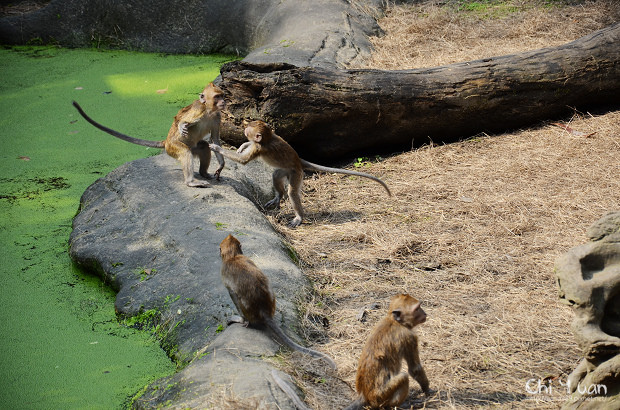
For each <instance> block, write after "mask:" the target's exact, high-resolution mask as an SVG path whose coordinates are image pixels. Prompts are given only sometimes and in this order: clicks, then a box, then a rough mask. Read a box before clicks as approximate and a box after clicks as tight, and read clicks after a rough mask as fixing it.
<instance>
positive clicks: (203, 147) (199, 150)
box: [192, 140, 211, 179]
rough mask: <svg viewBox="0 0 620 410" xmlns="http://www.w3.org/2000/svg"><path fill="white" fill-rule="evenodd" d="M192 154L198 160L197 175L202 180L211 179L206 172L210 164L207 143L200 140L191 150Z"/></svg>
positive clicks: (209, 151)
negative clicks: (202, 178)
mask: <svg viewBox="0 0 620 410" xmlns="http://www.w3.org/2000/svg"><path fill="white" fill-rule="evenodd" d="M192 154H194V155H196V156H197V157H198V159H199V160H200V166H199V167H198V173H199V174H200V175H201V176H202V177H204V178H207V179H208V178H211V175H209V174H208V172H207V170H208V169H209V164H210V163H211V149H210V148H209V144H208V143H207V141H204V140H200V141H198V144H196V146H195V147H194V148H192Z"/></svg>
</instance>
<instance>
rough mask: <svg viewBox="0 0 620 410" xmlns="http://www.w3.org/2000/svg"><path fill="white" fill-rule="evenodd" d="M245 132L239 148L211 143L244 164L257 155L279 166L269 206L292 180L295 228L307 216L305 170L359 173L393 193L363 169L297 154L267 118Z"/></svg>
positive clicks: (281, 196)
mask: <svg viewBox="0 0 620 410" xmlns="http://www.w3.org/2000/svg"><path fill="white" fill-rule="evenodd" d="M244 133H245V136H246V138H247V139H248V142H245V143H243V144H242V145H241V146H240V147H239V149H238V150H237V152H235V151H229V150H226V149H223V148H222V147H220V146H218V145H215V144H210V145H209V147H210V148H211V149H212V150H213V151H214V152H216V153H217V152H219V153H221V154H222V155H224V157H226V158H229V159H231V160H233V161H236V162H239V163H241V164H247V163H248V162H250V161H252V160H253V159H255V158H257V157H260V158H262V159H263V161H265V162H266V163H267V164H268V165H271V166H272V167H274V168H276V169H275V171H274V172H273V177H272V179H273V186H274V188H275V191H276V195H275V197H274V198H273V199H272V200H270V201H269V202H267V203H266V204H265V207H267V208H268V207H272V206H275V208H276V209H277V208H279V207H280V201H281V200H282V199H283V198H284V197H285V195H286V194H285V190H284V185H285V181H286V180H288V183H289V187H288V196H289V197H290V199H291V203H292V205H293V210H294V212H295V218H294V219H293V220H292V221H291V222H290V223H289V226H290V227H291V228H296V227H297V226H299V225H300V224H301V221H302V219H303V208H302V206H301V186H302V183H303V177H304V174H303V170H304V169H307V170H312V171H323V172H333V173H339V174H346V175H356V176H360V177H364V178H369V179H372V180H373V181H376V182H378V183H380V184H381V185H383V187H384V188H385V190H386V191H387V193H388V195H390V196H391V195H392V193H391V192H390V189H389V188H388V186H387V185H386V184H385V182H383V181H382V180H380V179H379V178H377V177H374V176H372V175H370V174H366V173H363V172H357V171H350V170H346V169H339V168H330V167H324V166H322V165H317V164H314V163H312V162H308V161H305V160H303V159H301V158H300V157H299V155H297V152H296V151H295V150H294V149H293V147H291V146H290V145H289V143H288V142H286V141H285V140H283V139H282V138H281V137H279V136H278V135H276V134H275V133H274V132H273V131H272V130H271V128H270V127H269V126H268V125H267V124H266V123H264V122H263V121H252V122H250V123H248V125H247V127H246V128H245V131H244Z"/></svg>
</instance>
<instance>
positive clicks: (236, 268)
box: [222, 255, 276, 324]
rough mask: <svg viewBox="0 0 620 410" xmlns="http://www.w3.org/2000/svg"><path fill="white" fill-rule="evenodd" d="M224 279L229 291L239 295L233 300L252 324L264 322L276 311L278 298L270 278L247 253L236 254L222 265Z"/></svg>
mask: <svg viewBox="0 0 620 410" xmlns="http://www.w3.org/2000/svg"><path fill="white" fill-rule="evenodd" d="M222 280H223V282H224V285H225V286H226V288H227V289H228V291H229V292H231V291H233V292H234V293H235V294H236V295H237V297H236V298H237V302H235V298H232V299H233V302H234V303H235V304H237V303H238V304H239V305H238V306H237V309H238V310H239V311H240V312H239V313H241V314H242V315H243V317H244V318H245V319H246V320H247V321H248V322H250V323H251V324H264V323H265V321H266V320H267V319H270V318H272V317H273V315H274V314H275V313H276V300H275V296H274V295H273V293H272V292H271V288H270V287H269V279H268V278H267V276H266V275H265V274H264V273H263V272H262V271H261V270H260V269H259V268H258V266H256V264H255V263H254V262H253V261H252V260H251V259H249V258H248V257H246V256H245V255H236V256H234V257H233V258H231V259H230V260H227V261H226V263H224V264H223V265H222Z"/></svg>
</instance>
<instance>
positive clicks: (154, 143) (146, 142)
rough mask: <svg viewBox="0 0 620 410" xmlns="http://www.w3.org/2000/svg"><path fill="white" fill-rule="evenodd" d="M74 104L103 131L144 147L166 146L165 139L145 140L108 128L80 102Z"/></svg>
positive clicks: (83, 115)
mask: <svg viewBox="0 0 620 410" xmlns="http://www.w3.org/2000/svg"><path fill="white" fill-rule="evenodd" d="M73 106H74V107H75V108H77V110H78V112H79V113H80V115H81V116H82V117H84V119H85V120H86V121H88V122H90V123H91V124H92V125H94V126H95V127H97V128H99V129H100V130H101V131H103V132H107V133H108V134H110V135H113V136H115V137H116V138H120V139H122V140H123V141H127V142H131V143H132V144H137V145H142V146H143V147H151V148H164V141H149V140H143V139H140V138H134V137H130V136H129V135H125V134H122V133H120V132H118V131H114V130H113V129H112V128H108V127H106V126H105V125H101V124H99V123H98V122H97V121H95V120H93V119H92V118H90V117H89V116H88V115H86V113H85V112H84V110H83V109H82V107H80V104H78V103H77V102H75V101H73Z"/></svg>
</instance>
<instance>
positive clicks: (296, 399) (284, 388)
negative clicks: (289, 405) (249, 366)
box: [271, 370, 310, 410]
mask: <svg viewBox="0 0 620 410" xmlns="http://www.w3.org/2000/svg"><path fill="white" fill-rule="evenodd" d="M271 377H272V378H273V380H274V381H275V382H276V384H277V385H278V386H279V387H280V388H281V389H282V391H283V392H284V393H286V395H287V396H288V397H289V398H290V399H291V400H292V401H293V403H294V404H295V407H296V408H297V410H310V407H308V406H306V405H305V404H304V402H303V401H301V399H300V398H299V396H297V394H296V393H295V392H294V391H293V389H292V388H291V386H289V385H288V384H286V382H285V381H284V380H282V378H281V377H280V376H278V373H277V372H276V371H275V370H272V371H271Z"/></svg>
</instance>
